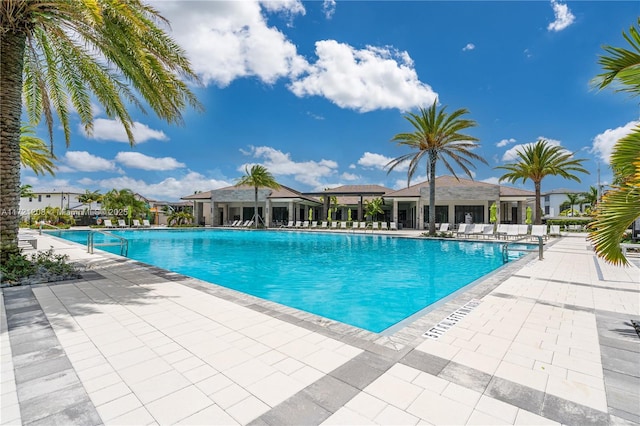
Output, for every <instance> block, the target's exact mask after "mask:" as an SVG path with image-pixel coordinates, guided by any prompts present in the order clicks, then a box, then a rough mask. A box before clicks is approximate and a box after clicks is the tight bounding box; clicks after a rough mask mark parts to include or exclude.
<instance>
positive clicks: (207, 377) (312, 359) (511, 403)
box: [0, 234, 640, 425]
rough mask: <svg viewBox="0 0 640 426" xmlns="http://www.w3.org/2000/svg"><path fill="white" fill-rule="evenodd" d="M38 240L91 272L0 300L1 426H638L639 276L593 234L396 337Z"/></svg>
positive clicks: (13, 291)
mask: <svg viewBox="0 0 640 426" xmlns="http://www.w3.org/2000/svg"><path fill="white" fill-rule="evenodd" d="M38 239H39V241H38V246H39V247H48V246H54V247H55V248H56V251H57V252H59V253H67V254H69V255H70V256H71V257H72V259H74V260H78V261H81V262H84V263H86V264H90V265H91V267H90V269H89V270H88V272H87V273H85V274H84V277H83V279H80V280H74V281H66V282H61V283H52V284H49V285H36V286H30V287H29V286H25V287H14V288H3V289H2V292H1V293H0V297H2V303H1V304H0V306H1V309H2V310H1V312H0V344H1V350H2V352H1V357H2V358H1V365H0V367H1V370H0V374H1V393H2V395H1V396H2V401H1V404H2V405H1V411H0V423H1V424H3V425H5V424H7V425H8V424H29V425H31V424H41V425H48V424H79V425H80V424H81V425H89V424H96V425H97V424H114V425H124V424H136V425H138V424H139V425H147V424H162V425H164V424H225V425H226V424H253V425H265V424H266V425H283V424H305V425H306V424H332V425H333V424H341V425H343V424H385V425H386V424H461V425H462V424H576V425H586V424H598V425H600V424H640V403H639V402H638V401H640V362H639V361H640V338H639V337H638V335H637V334H636V332H635V330H634V329H633V327H632V325H631V323H630V320H632V319H635V320H640V270H639V269H638V268H637V267H636V266H632V267H629V268H619V267H613V266H611V265H608V264H606V263H604V262H603V261H601V260H599V259H597V258H596V257H595V255H594V253H593V251H591V250H590V248H589V246H588V243H587V242H586V241H585V238H584V234H582V235H580V234H570V235H567V236H565V237H563V238H561V239H559V240H557V241H555V242H554V243H552V244H549V247H548V248H547V249H546V250H545V259H544V260H543V261H539V260H537V258H535V257H532V256H529V257H527V258H525V259H523V260H521V261H518V262H514V263H513V264H511V265H508V268H505V269H504V270H502V271H501V272H498V273H496V274H493V275H492V277H490V278H489V279H487V280H484V282H482V283H478V284H477V285H476V286H474V287H473V288H469V289H466V291H465V292H463V293H460V294H457V295H455V297H452V298H451V299H449V300H447V301H446V302H443V303H442V304H440V305H439V306H438V307H437V308H436V309H435V310H433V311H431V312H426V311H425V312H424V313H423V315H421V318H414V319H415V321H413V322H412V323H410V324H403V327H399V328H398V329H397V330H395V331H394V333H392V334H389V335H385V336H380V335H375V334H373V333H369V332H365V331H362V330H358V329H355V328H353V327H349V326H346V325H342V324H338V323H335V322H333V321H328V320H324V319H322V318H319V317H316V316H314V315H311V314H306V313H302V312H300V311H296V310H295V309H291V308H286V307H282V306H279V305H277V304H274V303H272V302H266V301H262V300H260V299H257V298H254V297H251V296H246V295H242V294H240V293H237V292H234V291H232V290H228V289H224V288H221V287H218V286H214V285H211V284H208V283H203V282H200V281H198V280H195V279H191V278H188V277H184V276H181V275H179V274H173V273H168V272H166V271H162V270H159V269H158V268H153V267H149V266H147V265H143V264H140V263H138V262H135V261H130V260H122V259H120V258H117V257H116V256H112V255H109V254H107V253H101V252H100V253H98V252H96V254H95V255H87V254H86V253H84V251H83V249H82V248H81V247H79V246H78V245H75V244H73V243H68V242H65V241H61V240H58V239H54V238H52V237H49V236H39V237H38ZM470 299H477V300H478V301H479V303H477V306H475V308H473V309H472V310H471V311H470V312H469V313H468V314H467V315H465V316H464V317H463V318H460V320H459V321H458V322H457V323H456V324H455V325H453V326H451V327H450V328H449V329H448V330H447V331H446V332H444V333H442V334H441V335H440V336H436V337H435V338H430V337H429V338H427V337H423V336H422V335H421V334H422V333H424V332H426V331H428V330H429V329H430V328H431V326H433V325H434V324H436V323H438V321H439V320H442V319H443V318H444V317H446V316H447V315H449V314H450V313H452V312H454V311H455V310H456V309H458V308H460V307H461V306H463V305H464V304H465V303H466V302H467V301H469V300H470Z"/></svg>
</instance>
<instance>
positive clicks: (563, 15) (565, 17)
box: [547, 0, 576, 31]
mask: <svg viewBox="0 0 640 426" xmlns="http://www.w3.org/2000/svg"><path fill="white" fill-rule="evenodd" d="M551 7H552V8H553V14H554V16H555V21H553V22H551V23H550V24H549V25H548V26H547V30H549V31H562V30H564V29H565V28H567V27H568V26H569V25H571V24H573V22H574V21H575V19H576V17H575V16H574V15H573V13H571V11H570V10H569V6H567V5H566V4H561V3H558V2H557V1H556V0H551Z"/></svg>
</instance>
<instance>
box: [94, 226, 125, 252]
mask: <svg viewBox="0 0 640 426" xmlns="http://www.w3.org/2000/svg"><path fill="white" fill-rule="evenodd" d="M95 234H102V235H106V236H108V237H112V238H115V239H117V240H119V241H118V242H117V243H95V242H94V235H95ZM117 245H119V246H120V256H124V257H127V255H128V254H129V240H127V239H126V238H124V237H121V236H120V235H116V234H112V233H111V232H107V231H101V230H96V229H93V230H91V231H89V234H88V235H87V253H90V254H93V248H94V247H106V246H117Z"/></svg>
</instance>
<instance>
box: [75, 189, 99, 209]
mask: <svg viewBox="0 0 640 426" xmlns="http://www.w3.org/2000/svg"><path fill="white" fill-rule="evenodd" d="M102 198H103V195H102V194H101V193H100V191H89V190H88V189H85V191H84V194H82V195H81V196H79V197H78V201H80V202H81V203H82V204H88V205H89V214H91V210H93V208H92V207H93V206H92V204H93V202H94V201H102Z"/></svg>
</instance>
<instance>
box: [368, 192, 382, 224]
mask: <svg viewBox="0 0 640 426" xmlns="http://www.w3.org/2000/svg"><path fill="white" fill-rule="evenodd" d="M383 203H384V201H383V200H382V198H379V197H378V198H374V199H372V200H371V201H369V200H364V215H365V216H369V217H370V218H371V220H372V221H373V220H374V216H375V215H377V214H382V213H384V210H383V209H382V204H383Z"/></svg>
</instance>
